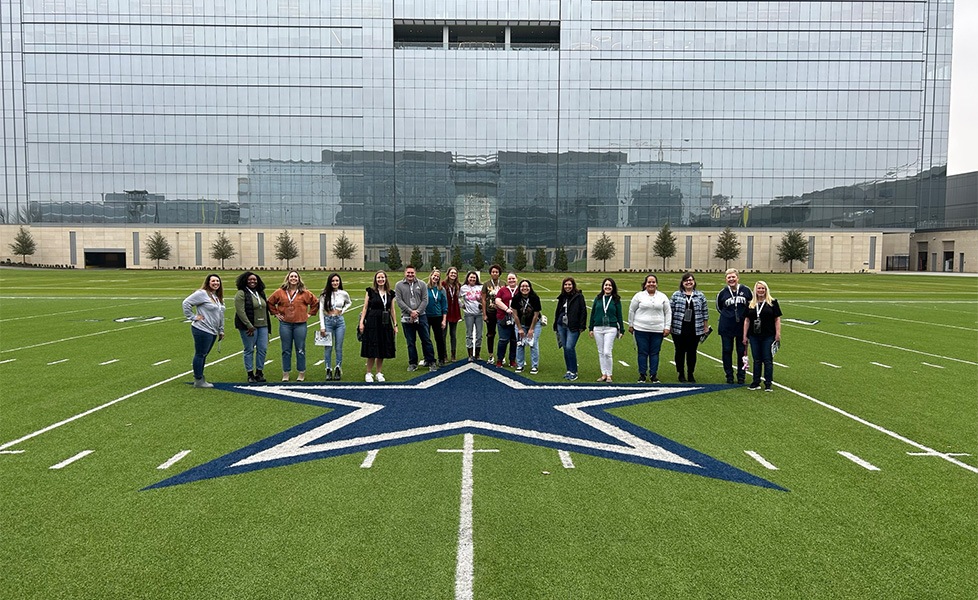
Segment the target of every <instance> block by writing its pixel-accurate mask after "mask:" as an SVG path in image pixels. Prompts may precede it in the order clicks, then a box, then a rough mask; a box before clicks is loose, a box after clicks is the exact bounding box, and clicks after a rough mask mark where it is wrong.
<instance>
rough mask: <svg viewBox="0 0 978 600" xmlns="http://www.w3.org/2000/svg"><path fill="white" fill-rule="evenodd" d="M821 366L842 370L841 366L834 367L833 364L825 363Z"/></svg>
mask: <svg viewBox="0 0 978 600" xmlns="http://www.w3.org/2000/svg"><path fill="white" fill-rule="evenodd" d="M821 364H823V365H825V366H826V367H832V368H833V369H841V368H842V367H840V366H839V365H833V364H832V363H827V362H823V363H821Z"/></svg>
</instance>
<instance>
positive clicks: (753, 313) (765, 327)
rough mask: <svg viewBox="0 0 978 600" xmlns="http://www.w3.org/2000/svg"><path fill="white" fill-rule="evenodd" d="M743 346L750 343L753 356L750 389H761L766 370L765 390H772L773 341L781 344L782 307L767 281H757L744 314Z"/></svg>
mask: <svg viewBox="0 0 978 600" xmlns="http://www.w3.org/2000/svg"><path fill="white" fill-rule="evenodd" d="M743 341H744V345H747V343H748V342H750V353H751V356H753V357H754V372H753V375H754V376H753V380H752V381H751V384H750V386H749V387H748V389H750V390H759V389H761V370H762V368H763V372H764V391H765V392H770V391H772V389H771V383H772V382H773V381H774V347H773V346H774V344H775V343H777V344H779V345H780V344H781V306H780V305H779V304H778V301H777V300H775V299H774V297H773V296H772V295H771V289H770V288H769V287H768V286H767V283H765V282H764V281H758V282H757V283H755V284H754V297H753V298H752V299H751V301H750V304H749V305H748V306H747V312H746V313H745V315H744V339H743Z"/></svg>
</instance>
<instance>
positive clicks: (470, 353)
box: [465, 348, 472, 362]
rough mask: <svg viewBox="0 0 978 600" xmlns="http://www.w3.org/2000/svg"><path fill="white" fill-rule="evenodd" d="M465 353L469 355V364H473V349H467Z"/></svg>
mask: <svg viewBox="0 0 978 600" xmlns="http://www.w3.org/2000/svg"><path fill="white" fill-rule="evenodd" d="M465 351H466V352H468V353H469V362H472V348H466V349H465Z"/></svg>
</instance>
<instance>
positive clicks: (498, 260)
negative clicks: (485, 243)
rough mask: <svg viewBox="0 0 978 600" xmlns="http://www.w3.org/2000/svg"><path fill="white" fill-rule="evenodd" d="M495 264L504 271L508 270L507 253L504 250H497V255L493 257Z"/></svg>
mask: <svg viewBox="0 0 978 600" xmlns="http://www.w3.org/2000/svg"><path fill="white" fill-rule="evenodd" d="M492 262H493V264H496V265H499V266H500V268H502V270H503V271H505V270H506V251H505V250H503V249H502V248H496V253H495V254H493V255H492Z"/></svg>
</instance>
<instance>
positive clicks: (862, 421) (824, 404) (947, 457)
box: [0, 352, 978, 473]
mask: <svg viewBox="0 0 978 600" xmlns="http://www.w3.org/2000/svg"><path fill="white" fill-rule="evenodd" d="M697 354H699V355H700V356H703V357H705V358H708V359H710V360H712V361H714V362H718V363H720V362H722V361H721V360H720V359H719V358H716V357H715V356H710V355H709V354H706V353H705V352H697ZM774 386H775V387H777V388H780V389H782V390H785V391H786V392H791V393H792V394H795V395H796V396H799V397H801V398H804V399H805V400H808V401H809V402H814V403H815V404H818V405H819V406H821V407H823V408H827V409H829V410H831V411H835V412H837V413H839V414H840V415H842V416H844V417H846V418H849V419H852V420H853V421H855V422H857V423H859V424H861V425H865V426H866V427H870V428H872V429H875V430H876V431H878V432H880V433H882V434H884V435H888V436H890V437H891V438H893V439H895V440H899V441H901V442H903V443H904V444H908V445H910V446H913V447H914V448H917V449H918V450H922V451H924V452H928V453H931V454H934V455H935V456H939V457H941V458H943V459H944V460H946V461H948V462H949V463H951V464H953V465H956V466H958V467H961V468H962V469H965V470H968V471H971V472H972V473H978V467H974V466H971V465H969V464H967V463H963V462H961V461H960V460H957V459H956V458H954V457H953V456H950V455H948V454H943V453H940V452H938V451H937V450H934V449H933V448H930V447H928V446H925V445H923V444H921V443H920V442H915V441H913V440H911V439H910V438H907V437H904V436H902V435H900V434H899V433H896V432H894V431H890V430H889V429H886V428H885V427H881V426H879V425H876V424H875V423H870V422H869V421H867V420H866V419H863V418H862V417H857V416H856V415H854V414H852V413H849V412H846V411H844V410H842V409H841V408H838V407H836V406H832V405H831V404H829V403H828V402H823V401H822V400H819V399H817V398H813V397H811V396H809V395H808V394H805V393H804V392H799V391H798V390H796V389H792V388H790V387H788V386H786V385H783V384H780V383H778V382H777V381H775V382H774ZM0 449H2V446H0Z"/></svg>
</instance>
